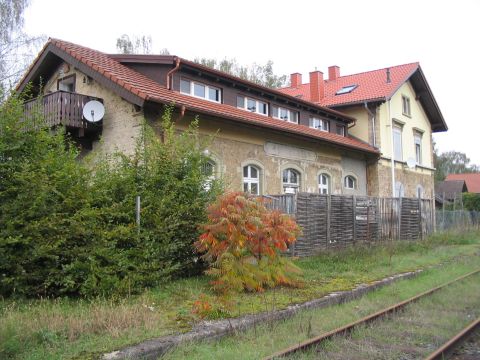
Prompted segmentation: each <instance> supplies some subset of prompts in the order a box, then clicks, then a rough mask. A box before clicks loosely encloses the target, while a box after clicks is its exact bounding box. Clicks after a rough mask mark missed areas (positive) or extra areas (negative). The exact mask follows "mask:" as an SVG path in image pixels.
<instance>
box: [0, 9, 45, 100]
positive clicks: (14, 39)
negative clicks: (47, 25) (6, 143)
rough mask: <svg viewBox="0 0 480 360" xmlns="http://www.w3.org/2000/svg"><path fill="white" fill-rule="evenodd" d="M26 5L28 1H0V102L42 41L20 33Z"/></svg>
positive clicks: (39, 38) (40, 38)
mask: <svg viewBox="0 0 480 360" xmlns="http://www.w3.org/2000/svg"><path fill="white" fill-rule="evenodd" d="M28 5H29V0H0V100H2V98H3V97H4V96H5V92H6V91H7V90H9V89H10V88H12V87H13V85H14V84H15V83H16V82H17V81H18V79H19V78H20V76H21V75H22V74H23V72H24V71H25V69H26V68H27V66H28V64H30V63H31V61H32V58H33V56H34V55H33V54H35V53H36V50H37V49H38V46H39V45H40V43H41V42H43V40H44V38H43V37H31V36H28V35H26V34H25V33H23V31H22V28H23V12H24V11H25V9H26V8H27V7H28ZM2 94H3V95H2Z"/></svg>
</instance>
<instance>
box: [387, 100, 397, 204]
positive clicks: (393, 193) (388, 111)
mask: <svg viewBox="0 0 480 360" xmlns="http://www.w3.org/2000/svg"><path fill="white" fill-rule="evenodd" d="M387 119H390V127H391V130H392V136H391V140H392V146H391V150H392V154H391V156H392V197H395V148H394V145H393V136H394V135H393V118H392V117H391V116H390V99H388V101H387Z"/></svg>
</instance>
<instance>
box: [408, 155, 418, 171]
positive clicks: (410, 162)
mask: <svg viewBox="0 0 480 360" xmlns="http://www.w3.org/2000/svg"><path fill="white" fill-rule="evenodd" d="M416 164H417V162H416V161H415V159H414V158H411V157H409V158H408V159H407V166H408V167H409V168H410V169H415V165H416Z"/></svg>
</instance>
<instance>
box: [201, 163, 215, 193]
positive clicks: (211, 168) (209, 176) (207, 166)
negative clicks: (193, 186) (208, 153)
mask: <svg viewBox="0 0 480 360" xmlns="http://www.w3.org/2000/svg"><path fill="white" fill-rule="evenodd" d="M216 168H217V164H215V161H213V160H211V159H209V160H207V161H206V162H204V163H203V165H202V174H203V175H204V176H205V177H206V179H205V183H204V184H203V187H204V188H205V190H210V188H211V187H212V181H213V180H215V173H216Z"/></svg>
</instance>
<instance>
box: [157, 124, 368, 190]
mask: <svg viewBox="0 0 480 360" xmlns="http://www.w3.org/2000/svg"><path fill="white" fill-rule="evenodd" d="M192 119H193V117H192V116H185V117H184V118H183V119H182V120H181V121H179V122H177V126H178V127H179V128H180V129H184V128H185V126H186V125H187V124H188V123H189V121H191V120H192ZM154 123H155V122H154ZM200 131H201V133H202V134H205V135H212V134H216V135H215V137H214V138H213V140H212V142H211V144H210V145H209V146H208V149H209V152H210V155H211V157H212V159H213V160H214V161H215V163H216V166H217V175H218V176H220V177H221V178H222V179H223V180H224V182H225V184H226V185H227V187H228V188H230V189H232V190H242V189H243V167H244V166H246V165H249V164H251V165H255V166H256V167H257V168H259V169H260V173H261V175H260V176H261V190H262V193H263V194H281V193H283V186H282V173H283V171H284V170H285V169H288V168H292V169H294V170H296V171H297V172H298V173H300V178H301V181H300V188H299V191H302V192H312V193H313V192H318V175H319V174H320V173H326V174H327V175H329V177H330V179H331V183H330V190H331V193H332V194H345V193H346V190H345V189H344V188H343V177H344V176H345V175H354V176H355V177H356V178H357V179H358V181H357V183H358V185H359V186H358V188H357V189H356V190H354V191H351V190H350V191H348V194H358V195H363V194H366V162H365V159H364V158H363V156H362V155H359V154H357V153H353V152H352V153H350V152H348V151H344V150H340V149H337V148H333V147H332V146H328V145H320V144H318V142H315V141H311V142H310V141H306V140H301V139H299V138H295V137H293V136H289V135H286V134H281V133H274V132H272V131H268V130H263V129H259V128H252V127H247V126H242V125H241V124H235V123H232V122H227V121H223V120H222V119H218V118H209V117H206V116H200Z"/></svg>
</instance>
